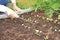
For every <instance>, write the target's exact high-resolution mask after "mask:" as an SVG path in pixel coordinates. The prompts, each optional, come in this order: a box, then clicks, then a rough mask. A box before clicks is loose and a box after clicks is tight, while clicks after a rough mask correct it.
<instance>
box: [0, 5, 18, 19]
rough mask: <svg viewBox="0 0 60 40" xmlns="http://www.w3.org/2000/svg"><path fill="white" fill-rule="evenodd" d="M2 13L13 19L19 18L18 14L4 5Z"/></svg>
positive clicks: (1, 7) (1, 9)
mask: <svg viewBox="0 0 60 40" xmlns="http://www.w3.org/2000/svg"><path fill="white" fill-rule="evenodd" d="M0 11H1V12H5V13H7V15H8V16H9V17H11V18H19V16H18V14H16V13H15V12H14V11H13V10H12V9H10V8H8V7H6V6H4V5H0Z"/></svg>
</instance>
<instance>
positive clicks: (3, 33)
mask: <svg viewBox="0 0 60 40" xmlns="http://www.w3.org/2000/svg"><path fill="white" fill-rule="evenodd" d="M20 17H21V19H20V18H19V19H14V20H12V19H9V18H8V19H1V20H0V40H60V20H58V19H57V17H56V16H55V15H54V17H53V19H52V20H49V19H48V18H47V17H48V16H47V15H45V14H44V13H43V12H42V11H40V10H38V11H37V12H35V11H32V12H30V13H25V14H22V15H20Z"/></svg>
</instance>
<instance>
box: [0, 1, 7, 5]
mask: <svg viewBox="0 0 60 40" xmlns="http://www.w3.org/2000/svg"><path fill="white" fill-rule="evenodd" d="M7 3H8V0H0V5H6V4H7Z"/></svg>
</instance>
